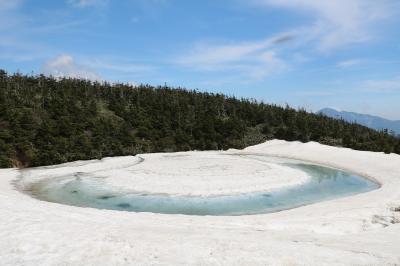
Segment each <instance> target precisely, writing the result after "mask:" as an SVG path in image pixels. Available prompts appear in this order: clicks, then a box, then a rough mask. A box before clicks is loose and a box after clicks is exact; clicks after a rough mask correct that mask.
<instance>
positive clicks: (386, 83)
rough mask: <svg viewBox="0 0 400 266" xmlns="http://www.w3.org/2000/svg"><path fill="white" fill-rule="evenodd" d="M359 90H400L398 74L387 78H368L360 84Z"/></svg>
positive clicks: (387, 91) (388, 91)
mask: <svg viewBox="0 0 400 266" xmlns="http://www.w3.org/2000/svg"><path fill="white" fill-rule="evenodd" d="M360 88H361V90H364V91H371V92H379V93H382V92H386V93H390V92H400V76H396V77H393V78H389V79H370V80H366V81H364V82H363V83H362V84H361V85H360Z"/></svg>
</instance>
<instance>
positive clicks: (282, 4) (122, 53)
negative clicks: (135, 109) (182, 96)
mask: <svg viewBox="0 0 400 266" xmlns="http://www.w3.org/2000/svg"><path fill="white" fill-rule="evenodd" d="M399 13H400V1H398V0H335V1H330V0H320V1H316V0H230V1H228V0H202V1H187V0H118V1H117V0H57V1H56V0H47V1H46V0H13V1H11V0H0V68H4V69H5V70H7V71H8V72H11V73H12V72H15V71H20V72H22V73H31V72H33V73H35V74H38V73H44V74H51V75H54V76H72V77H83V78H88V79H93V80H108V81H120V82H129V83H133V84H138V83H148V84H152V85H163V84H164V83H167V84H168V85H171V86H181V87H187V88H189V89H196V88H197V89H199V90H200V91H211V92H223V93H226V94H229V95H235V96H238V97H251V98H255V99H258V100H263V101H265V102H268V103H277V104H286V103H288V104H290V105H292V106H294V107H304V108H306V109H307V110H310V111H316V110H318V109H320V108H323V107H335V108H337V109H342V110H347V111H356V112H363V113H370V114H377V115H381V116H384V117H387V118H390V119H400V28H399V25H400V14H399Z"/></svg>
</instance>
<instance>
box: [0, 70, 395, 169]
mask: <svg viewBox="0 0 400 266" xmlns="http://www.w3.org/2000/svg"><path fill="white" fill-rule="evenodd" d="M273 138H277V139H284V140H298V141H302V142H308V141H317V142H320V143H323V144H328V145H334V146H342V147H349V148H353V149H357V150H368V151H383V152H386V153H390V152H395V153H398V154H400V138H399V137H396V136H394V135H393V134H390V133H388V132H387V131H386V130H383V131H380V132H378V131H375V130H373V129H369V128H367V127H364V126H361V125H358V124H354V123H347V122H345V121H343V120H337V119H332V118H328V117H326V116H322V115H317V114H312V113H308V112H306V111H304V110H295V109H293V108H290V107H288V106H286V107H280V106H276V105H270V104H265V103H262V102H257V101H255V100H250V99H237V98H235V97H230V96H229V97H228V96H225V95H222V94H214V93H204V92H198V91H193V90H192V91H189V90H185V89H181V88H169V87H152V86H148V85H141V86H138V87H132V86H130V85H126V84H110V83H98V82H91V81H88V80H83V79H71V78H65V79H54V78H52V77H46V76H42V75H40V76H25V75H21V74H14V75H8V74H7V73H6V72H5V71H2V70H0V167H28V166H40V165H51V164H57V163H63V162H68V161H75V160H86V159H94V158H103V157H107V156H119V155H134V154H138V153H147V152H172V151H188V150H216V149H218V150H220V149H228V148H244V147H246V146H249V145H254V144H258V143H261V142H263V141H265V140H268V139H273Z"/></svg>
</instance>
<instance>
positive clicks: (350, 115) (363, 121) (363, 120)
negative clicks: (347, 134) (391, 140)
mask: <svg viewBox="0 0 400 266" xmlns="http://www.w3.org/2000/svg"><path fill="white" fill-rule="evenodd" d="M319 113H322V114H324V115H326V116H329V117H332V118H338V119H340V118H342V119H343V120H345V121H347V122H356V123H358V124H360V125H363V126H366V127H370V128H373V129H376V130H383V129H387V130H388V131H393V132H395V133H396V134H400V120H389V119H385V118H382V117H379V116H373V115H367V114H360V113H354V112H346V111H337V110H335V109H332V108H324V109H321V110H320V111H319Z"/></svg>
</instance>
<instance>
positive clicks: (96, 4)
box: [67, 0, 109, 8]
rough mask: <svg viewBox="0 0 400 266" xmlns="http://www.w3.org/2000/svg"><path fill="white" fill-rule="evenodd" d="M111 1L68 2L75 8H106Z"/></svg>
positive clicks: (76, 0)
mask: <svg viewBox="0 0 400 266" xmlns="http://www.w3.org/2000/svg"><path fill="white" fill-rule="evenodd" d="M108 2H109V0H67V3H68V4H70V5H71V6H73V7H77V8H85V7H105V6H107V4H108Z"/></svg>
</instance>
